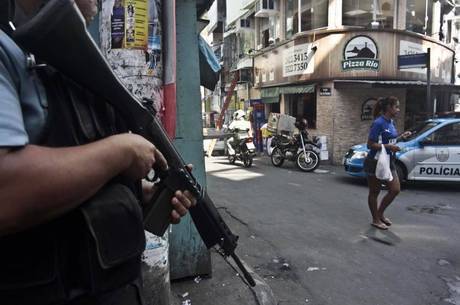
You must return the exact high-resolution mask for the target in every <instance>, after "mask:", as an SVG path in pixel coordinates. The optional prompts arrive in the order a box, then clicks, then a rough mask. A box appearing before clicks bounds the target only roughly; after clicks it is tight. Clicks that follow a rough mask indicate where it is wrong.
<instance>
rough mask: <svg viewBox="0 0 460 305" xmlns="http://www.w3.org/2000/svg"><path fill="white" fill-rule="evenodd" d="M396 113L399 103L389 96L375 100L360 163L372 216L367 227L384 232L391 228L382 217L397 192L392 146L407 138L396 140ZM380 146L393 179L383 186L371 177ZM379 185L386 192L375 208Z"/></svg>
mask: <svg viewBox="0 0 460 305" xmlns="http://www.w3.org/2000/svg"><path fill="white" fill-rule="evenodd" d="M399 112H400V109H399V100H398V99H397V98H396V97H394V96H390V97H385V98H380V99H378V101H377V103H376V105H375V107H374V111H373V116H374V122H373V123H372V126H371V128H370V132H369V137H368V141H367V147H368V148H369V149H370V151H369V154H368V156H367V157H366V159H365V160H364V171H365V173H366V174H367V181H368V186H369V197H368V204H369V210H370V212H371V215H372V223H371V225H372V226H374V227H375V228H377V229H380V230H387V229H388V227H389V226H391V224H392V222H391V220H390V219H389V218H388V217H386V216H385V210H386V209H387V208H388V206H389V205H390V204H391V203H392V202H393V200H394V199H395V198H396V196H397V195H398V194H399V192H400V190H401V186H400V182H399V178H398V175H397V173H396V165H395V153H396V152H398V151H399V150H400V148H399V146H397V145H396V142H397V141H398V140H399V138H401V137H403V138H405V137H408V136H410V132H405V133H403V134H402V135H401V136H398V132H397V130H396V127H395V125H394V121H393V119H394V118H396V117H397V116H398V114H399ZM382 144H383V145H384V146H385V149H386V151H387V153H388V154H389V155H390V169H391V171H392V175H393V180H391V181H385V182H382V181H380V180H379V179H377V178H376V176H375V170H376V167H377V158H378V154H377V153H378V152H379V151H380V150H381V145H382ZM382 183H385V184H386V186H387V188H388V192H387V194H386V195H385V196H384V197H383V198H382V200H381V201H380V204H378V196H379V194H380V190H381V186H382Z"/></svg>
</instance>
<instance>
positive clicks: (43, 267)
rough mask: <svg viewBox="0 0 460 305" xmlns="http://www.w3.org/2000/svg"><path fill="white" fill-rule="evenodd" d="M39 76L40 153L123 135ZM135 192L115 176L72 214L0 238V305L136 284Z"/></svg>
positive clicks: (99, 111) (33, 303)
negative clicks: (44, 116) (43, 93)
mask: <svg viewBox="0 0 460 305" xmlns="http://www.w3.org/2000/svg"><path fill="white" fill-rule="evenodd" d="M40 76H41V77H40V78H41V79H42V81H43V83H44V85H45V88H46V90H47V98H48V107H49V108H48V122H47V126H46V130H45V133H44V137H43V139H42V142H41V144H42V145H43V146H49V147H69V146H75V145H82V144H86V143H90V142H93V141H96V140H98V139H101V138H104V137H107V136H110V135H113V134H116V133H119V132H124V131H126V128H125V127H124V124H123V122H122V120H121V119H120V118H119V117H118V116H117V115H116V113H115V111H114V109H113V108H111V107H110V106H109V105H108V104H107V103H105V102H104V101H103V100H101V99H100V98H98V97H97V96H95V95H93V94H91V93H89V92H87V91H86V90H84V89H83V88H81V87H80V86H78V85H77V84H75V83H74V82H72V81H71V80H70V79H68V78H66V77H64V76H63V75H61V74H60V73H58V72H56V71H53V70H52V69H51V68H46V69H44V70H42V71H40ZM88 166H91V164H88ZM30 183H33V181H30ZM139 190H140V186H139V185H138V184H136V185H133V184H130V183H127V182H126V181H123V179H122V178H120V177H116V178H114V179H113V180H112V181H111V182H110V183H108V184H107V185H106V186H105V187H103V188H102V189H101V190H100V191H99V192H98V193H97V194H96V195H95V196H93V197H92V198H91V199H89V200H88V201H87V202H85V203H84V204H82V205H81V206H80V207H79V208H77V209H75V210H74V211H72V212H69V213H68V214H66V215H64V216H61V217H60V218H58V219H56V220H53V221H51V222H48V223H45V224H42V225H39V226H36V227H33V228H31V229H28V230H26V231H23V232H20V233H16V234H10V235H7V236H4V237H0V303H1V304H5V305H42V304H43V305H44V304H53V305H54V304H65V303H67V302H68V301H69V300H71V299H73V298H75V297H77V296H80V295H85V294H86V295H97V294H99V293H102V292H107V291H110V290H113V289H116V288H118V287H121V286H123V285H124V284H127V283H129V282H131V281H133V280H134V279H136V278H138V277H139V276H140V263H141V260H140V256H141V254H142V252H143V250H144V249H145V235H144V230H143V225H142V210H141V207H140V205H139V201H138V197H139V196H136V195H139V194H140V191H139ZM37 202H38V203H39V202H40V198H37ZM1 204H14V203H13V202H3V203H1Z"/></svg>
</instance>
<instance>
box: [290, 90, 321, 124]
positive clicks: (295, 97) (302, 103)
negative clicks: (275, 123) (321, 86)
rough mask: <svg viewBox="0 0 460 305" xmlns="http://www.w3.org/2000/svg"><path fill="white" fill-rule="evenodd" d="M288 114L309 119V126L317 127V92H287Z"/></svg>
mask: <svg viewBox="0 0 460 305" xmlns="http://www.w3.org/2000/svg"><path fill="white" fill-rule="evenodd" d="M285 100H286V103H287V105H286V106H287V107H286V111H287V114H289V115H290V116H293V117H295V118H305V119H307V120H308V128H310V129H316V94H315V93H314V92H313V93H302V94H286V95H285Z"/></svg>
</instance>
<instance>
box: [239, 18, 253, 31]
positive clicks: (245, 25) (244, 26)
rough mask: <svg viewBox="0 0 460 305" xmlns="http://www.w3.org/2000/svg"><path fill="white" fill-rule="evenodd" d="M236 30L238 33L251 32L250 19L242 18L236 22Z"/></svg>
mask: <svg viewBox="0 0 460 305" xmlns="http://www.w3.org/2000/svg"><path fill="white" fill-rule="evenodd" d="M236 30H237V31H238V32H240V31H247V30H251V19H249V18H247V19H244V18H242V19H240V20H238V22H237V23H236Z"/></svg>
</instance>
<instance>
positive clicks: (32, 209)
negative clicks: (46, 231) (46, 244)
mask: <svg viewBox="0 0 460 305" xmlns="http://www.w3.org/2000/svg"><path fill="white" fill-rule="evenodd" d="M130 140H131V142H130ZM136 140H137V139H136ZM132 142H133V141H132V139H128V136H126V135H118V136H113V137H109V138H106V139H103V140H100V141H97V142H94V143H91V144H87V145H83V146H76V147H70V148H47V147H42V146H35V145H27V146H25V147H23V148H21V149H17V150H13V149H0V236H2V235H4V234H8V233H11V232H16V231H21V230H24V229H26V228H29V227H31V226H33V225H36V224H39V223H42V222H44V221H47V220H50V219H53V218H55V217H57V216H59V215H62V214H63V213H66V212H67V211H69V210H71V209H73V208H75V207H76V206H78V205H79V204H80V203H82V202H84V201H85V200H86V199H88V198H89V197H91V196H92V195H94V194H95V193H96V192H97V191H98V190H99V189H100V188H101V187H102V186H103V185H104V184H105V183H106V182H108V181H109V180H110V179H111V178H112V177H114V176H116V175H118V174H120V173H124V174H126V175H130V176H131V178H139V177H136V175H138V176H140V175H142V174H143V172H142V170H141V169H140V166H142V165H144V164H141V165H139V164H134V163H135V162H134V161H133V160H134V159H135V158H138V159H142V158H144V161H145V160H146V159H147V158H150V159H155V158H154V157H153V154H152V155H147V153H146V152H142V151H141V150H140V149H137V151H135V150H136V148H134V149H133V148H132V147H130V146H133V145H136V144H137V146H138V147H139V144H138V143H132ZM139 151H141V153H144V154H145V156H142V155H140V154H141V153H140V152H139ZM136 154H137V155H136ZM157 159H158V158H157ZM133 162H134V163H133ZM152 162H153V161H152ZM150 165H151V164H145V165H144V166H146V167H148V166H150ZM136 166H137V168H136Z"/></svg>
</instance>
